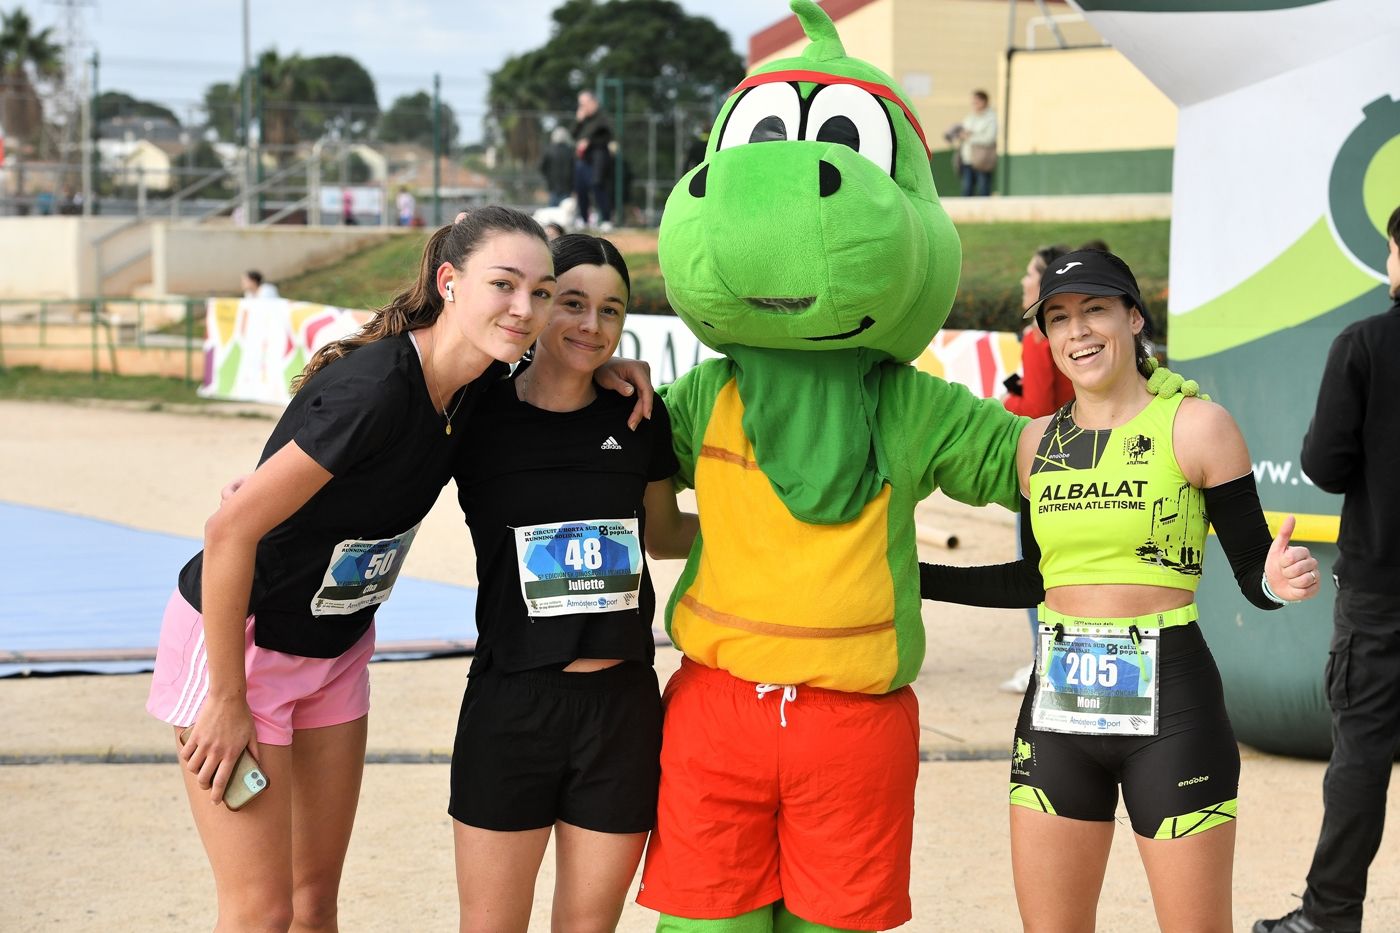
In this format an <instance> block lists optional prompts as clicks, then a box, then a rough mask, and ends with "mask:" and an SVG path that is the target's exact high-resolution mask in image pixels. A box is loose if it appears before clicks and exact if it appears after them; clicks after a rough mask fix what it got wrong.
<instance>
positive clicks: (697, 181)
mask: <svg viewBox="0 0 1400 933" xmlns="http://www.w3.org/2000/svg"><path fill="white" fill-rule="evenodd" d="M708 174H710V167H709V166H708V165H702V166H700V171H698V172H696V173H695V175H694V176H693V177H692V178H691V179H690V196H691V197H692V198H703V197H704V196H705V176H706V175H708Z"/></svg>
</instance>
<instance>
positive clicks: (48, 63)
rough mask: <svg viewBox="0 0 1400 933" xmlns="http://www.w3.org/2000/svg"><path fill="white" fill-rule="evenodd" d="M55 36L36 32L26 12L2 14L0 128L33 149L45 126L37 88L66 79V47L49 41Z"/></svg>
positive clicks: (46, 31)
mask: <svg viewBox="0 0 1400 933" xmlns="http://www.w3.org/2000/svg"><path fill="white" fill-rule="evenodd" d="M52 33H53V29H52V28H47V29H41V30H39V31H38V32H35V31H34V26H33V24H32V23H31V22H30V20H29V16H28V15H27V14H26V13H25V12H24V10H22V9H18V10H15V11H14V12H13V13H9V14H5V13H0V126H3V127H4V129H5V134H6V136H7V137H8V138H9V139H12V140H14V141H15V142H17V143H20V144H25V143H28V145H29V146H30V147H31V148H33V147H35V146H36V145H37V143H38V139H39V132H40V130H41V129H42V128H43V125H44V110H43V107H42V106H41V105H40V102H39V95H38V92H37V91H36V90H35V87H34V85H35V83H36V82H37V81H41V80H45V79H48V80H55V79H58V78H60V77H62V75H63V47H62V46H60V45H59V44H58V43H57V42H54V41H52V40H51V39H50V38H49V37H50V35H51V34H52Z"/></svg>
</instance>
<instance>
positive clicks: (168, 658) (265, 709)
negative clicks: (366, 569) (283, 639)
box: [146, 590, 374, 745]
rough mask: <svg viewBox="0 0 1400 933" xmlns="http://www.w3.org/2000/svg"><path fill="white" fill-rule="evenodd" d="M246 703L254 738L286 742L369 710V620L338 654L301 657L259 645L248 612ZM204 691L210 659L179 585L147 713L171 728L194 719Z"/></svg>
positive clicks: (168, 610) (199, 620)
mask: <svg viewBox="0 0 1400 933" xmlns="http://www.w3.org/2000/svg"><path fill="white" fill-rule="evenodd" d="M244 639H245V640H244V658H245V669H246V671H247V677H248V708H249V709H250V710H252V713H253V723H254V728H255V730H256V731H257V735H258V741H259V742H260V743H266V744H268V745H291V744H292V733H293V732H294V731H295V730H297V729H318V728H321V727H322V726H338V725H340V724H341V723H343V722H353V721H355V720H356V719H359V718H360V717H361V716H364V715H365V714H366V713H368V712H369V659H370V655H372V654H374V624H373V623H371V624H370V627H369V630H368V631H367V632H365V634H364V635H362V636H361V637H360V640H359V641H357V642H355V644H354V645H353V646H352V647H351V648H350V650H349V651H347V652H345V653H344V654H342V655H341V656H340V657H338V658H303V657H300V656H298V655H295V654H283V653H282V652H280V651H271V650H269V649H267V648H259V647H258V646H257V645H255V644H254V643H253V617H252V616H249V617H248V624H247V627H246V628H245V630H244ZM208 693H209V656H208V654H207V652H206V651H205V649H204V624H203V617H202V616H201V615H200V614H199V612H198V611H197V610H196V609H195V608H194V607H193V606H191V605H190V604H189V603H188V602H186V601H185V598H184V597H183V596H181V595H180V592H179V591H178V590H177V591H175V593H173V594H172V595H171V597H170V602H169V603H167V604H166V607H165V619H164V620H163V621H162V622H161V626H160V645H159V646H158V647H157V648H156V670H155V674H154V675H152V677H151V693H150V696H148V697H147V698H146V710H147V712H149V713H150V714H151V715H152V716H155V717H156V718H157V719H160V720H162V721H163V722H168V723H170V724H171V725H172V726H188V725H191V724H193V723H194V720H195V716H197V715H198V714H199V708H200V706H201V705H202V704H203V703H204V698H205V697H206V696H207V695H208Z"/></svg>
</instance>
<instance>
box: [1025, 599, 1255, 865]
mask: <svg viewBox="0 0 1400 933" xmlns="http://www.w3.org/2000/svg"><path fill="white" fill-rule="evenodd" d="M1159 645H1160V650H1159V656H1158V664H1159V671H1160V680H1159V686H1158V733H1157V735H1155V736H1143V737H1138V736H1126V735H1068V734H1064V733H1059V732H1042V731H1039V730H1036V729H1033V728H1031V704H1032V701H1033V699H1034V697H1035V688H1036V679H1035V677H1034V676H1032V677H1031V683H1030V687H1029V688H1028V689H1027V690H1026V697H1025V699H1024V700H1023V701H1022V703H1021V715H1020V718H1019V719H1018V720H1017V722H1016V739H1015V741H1014V742H1013V744H1012V751H1011V754H1012V761H1011V803H1012V804H1013V805H1014V806H1023V807H1028V808H1030V809H1034V810H1041V811H1043V812H1046V813H1053V814H1055V815H1057V816H1064V817H1069V818H1070V819H1075V820H1097V821H1106V820H1112V819H1113V815H1114V811H1115V810H1116V809H1117V807H1118V786H1119V785H1120V784H1121V785H1122V786H1123V802H1124V804H1125V805H1126V806H1127V809H1128V816H1129V818H1130V819H1131V820H1132V824H1133V832H1135V833H1137V834H1138V835H1139V836H1146V837H1147V838H1149V839H1176V838H1180V837H1182V836H1189V835H1192V834H1194V833H1198V832H1203V831H1204V830H1207V829H1211V828H1212V827H1215V826H1219V825H1222V824H1224V823H1228V822H1230V821H1232V820H1234V818H1235V810H1236V805H1237V797H1238V794H1239V782H1240V753H1239V748H1238V747H1237V746H1236V745H1235V734H1234V731H1233V730H1232V729H1231V728H1230V718H1229V716H1228V715H1226V712H1225V696H1224V692H1223V691H1222V689H1221V686H1220V673H1219V671H1218V670H1217V669H1216V667H1215V659H1214V658H1213V657H1211V653H1210V648H1208V647H1207V646H1206V642H1205V639H1204V638H1203V637H1202V636H1201V631H1200V628H1199V627H1198V626H1197V625H1196V624H1195V623H1191V624H1189V625H1181V626H1175V627H1171V628H1165V629H1163V630H1162V632H1161V641H1160V643H1159Z"/></svg>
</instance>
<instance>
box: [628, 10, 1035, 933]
mask: <svg viewBox="0 0 1400 933" xmlns="http://www.w3.org/2000/svg"><path fill="white" fill-rule="evenodd" d="M791 6H792V9H793V11H794V12H795V13H796V14H797V17H798V19H799V20H800V21H801V23H802V27H803V29H804V30H805V31H806V34H807V37H808V39H809V40H810V44H809V45H808V46H807V48H806V49H805V51H804V52H803V54H802V55H801V56H800V57H798V58H793V59H787V60H783V61H777V62H773V63H770V64H768V65H766V66H763V67H762V68H759V69H757V70H756V71H755V72H754V73H753V74H751V75H749V76H748V77H747V78H745V80H744V81H743V82H742V83H741V84H740V85H739V86H738V87H737V88H735V90H734V92H733V93H732V94H731V95H730V97H729V99H728V100H727V101H726V103H725V105H724V107H723V108H722V109H721V110H720V113H719V115H718V117H717V119H716V123H715V127H714V129H713V131H712V132H711V134H710V139H709V145H708V149H707V151H706V158H705V160H704V162H703V163H702V164H701V165H699V166H697V167H696V168H695V169H694V170H692V171H691V172H690V173H689V174H687V175H686V176H685V177H684V178H682V179H681V180H680V181H679V182H678V183H677V184H676V187H675V189H674V190H673V191H672V193H671V196H670V198H669V199H668V200H667V203H666V210H665V214H664V216H663V219H662V224H661V231H660V239H659V244H658V252H659V257H660V264H661V271H662V273H663V275H664V276H665V279H666V290H667V294H668V297H669V298H670V302H671V305H672V307H673V308H675V309H676V312H677V314H679V315H680V316H681V317H682V318H683V319H684V320H685V322H686V324H687V326H689V327H690V329H691V330H692V331H694V332H695V333H696V335H698V336H699V338H700V339H701V340H702V341H703V342H704V343H706V344H707V345H708V346H710V347H712V348H714V349H716V350H717V351H719V352H720V353H721V354H723V358H721V359H717V360H710V361H707V362H705V363H702V364H701V365H699V366H697V367H696V368H695V369H693V370H691V371H690V372H688V373H687V374H685V375H684V376H683V377H681V378H680V379H679V380H677V381H676V382H675V383H674V384H673V385H671V386H668V387H664V388H663V390H662V391H663V395H664V398H665V400H666V405H667V408H668V410H669V412H670V416H671V421H672V427H673V431H674V443H675V448H676V454H677V457H678V459H679V461H680V464H681V469H680V474H679V480H680V481H681V482H682V483H683V484H685V485H689V486H692V487H694V489H695V491H696V500H697V503H698V512H699V516H700V534H699V535H698V536H697V537H696V540H695V544H694V545H693V547H692V550H691V554H690V557H689V559H688V561H687V563H686V566H685V569H684V571H683V573H682V575H681V578H680V580H679V582H678V583H677V585H676V588H675V590H674V591H673V593H672V595H671V599H670V602H669V604H668V606H667V611H666V625H667V631H668V632H669V634H670V636H671V639H672V641H673V642H675V644H676V645H677V647H678V648H680V650H681V651H682V652H683V653H684V655H685V659H684V661H683V663H682V666H681V669H680V670H679V671H678V672H677V673H676V675H675V676H674V677H673V678H672V680H671V681H670V683H669V684H668V686H667V710H666V723H665V731H666V734H665V740H664V745H663V750H662V776H661V786H660V801H659V805H658V813H657V825H656V829H655V831H654V832H653V834H652V837H651V842H650V845H649V847H648V850H647V860H646V867H645V869H644V872H643V878H642V887H641V890H640V893H639V895H638V901H639V902H640V903H641V904H642V905H644V906H646V907H650V908H652V909H654V910H657V911H660V912H661V913H662V914H663V918H662V921H661V924H660V926H659V927H658V929H660V930H665V931H677V930H704V931H708V933H720V931H731V933H773V931H775V930H779V931H783V933H787V931H799V930H807V931H816V930H884V929H890V928H893V927H897V926H899V925H901V924H903V923H906V922H908V921H909V919H910V916H911V915H910V898H909V855H910V846H911V842H912V835H913V816H914V781H915V777H916V776H917V770H918V737H919V736H918V704H917V700H916V699H915V697H914V694H913V692H912V691H911V690H910V688H909V686H908V684H909V683H910V682H911V681H912V680H913V679H914V677H915V676H916V675H917V674H918V672H919V669H920V667H921V665H922V663H923V659H924V653H925V633H924V629H923V624H922V619H921V617H920V598H919V575H918V558H917V553H916V547H915V539H914V507H915V505H916V504H917V503H918V502H919V501H920V500H921V499H923V498H925V497H926V496H928V495H929V494H930V493H931V492H933V490H935V489H941V490H942V491H943V492H944V493H946V494H947V495H949V496H950V497H952V498H955V499H958V500H959V501H962V502H967V503H970V504H975V505H983V504H987V503H991V502H996V503H999V504H1001V505H1003V506H1005V507H1007V508H1017V507H1018V506H1019V502H1020V488H1019V484H1018V480H1017V475H1016V447H1017V441H1018V439H1019V437H1020V435H1021V432H1022V430H1023V429H1024V426H1025V425H1026V424H1027V423H1028V421H1027V419H1024V418H1018V417H1015V416H1013V415H1011V414H1010V413H1008V412H1007V411H1006V410H1005V409H1004V408H1003V407H1002V406H1001V404H1000V403H998V402H996V401H993V400H984V399H978V398H976V397H974V396H973V395H972V394H971V393H970V392H969V391H968V390H967V389H966V388H964V387H962V386H958V385H950V384H949V383H947V382H944V381H943V380H941V379H937V378H935V377H933V376H930V375H928V374H926V373H922V372H919V371H918V370H916V369H915V368H914V367H913V366H911V365H909V363H910V361H911V360H913V359H914V358H916V357H917V356H918V355H919V354H920V353H921V352H922V351H923V350H924V349H925V348H926V347H927V346H928V345H929V343H930V341H931V340H932V339H933V336H934V334H935V333H936V332H937V331H938V329H939V328H940V327H941V326H942V325H943V323H944V321H945V320H946V319H947V315H948V311H949V308H950V307H951V305H952V301H953V296H954V294H955V292H956V290H957V283H958V274H959V270H960V268H961V263H962V255H961V245H960V243H959V240H958V237H957V233H956V231H955V230H954V229H953V225H952V223H951V221H950V220H949V219H948V216H947V214H946V213H945V212H944V210H943V208H942V206H941V204H940V203H939V200H938V194H937V192H936V191H935V189H934V185H933V178H932V173H931V172H930V169H929V151H928V147H927V143H926V140H925V136H924V132H923V130H922V129H921V128H920V126H919V123H918V120H917V118H916V116H915V114H914V111H913V109H912V107H911V106H910V104H909V101H908V99H907V97H906V96H905V94H904V93H903V92H902V91H901V90H900V89H899V88H898V87H897V86H896V85H895V83H894V82H893V81H892V80H891V79H890V77H889V76H888V75H885V74H884V73H882V72H881V71H879V70H878V69H876V68H874V67H872V66H871V65H870V64H868V63H866V62H863V61H859V60H857V59H853V58H851V57H849V56H847V55H846V53H845V50H844V49H843V48H842V45H841V41H840V39H839V37H838V36H837V33H836V28H835V26H834V25H833V23H832V22H831V20H830V18H828V17H827V15H826V14H825V13H824V12H823V11H822V10H821V8H820V7H818V6H817V5H816V4H815V3H812V2H810V0H793V2H792V4H791ZM780 749H781V752H780Z"/></svg>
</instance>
